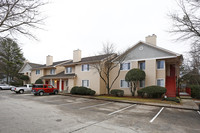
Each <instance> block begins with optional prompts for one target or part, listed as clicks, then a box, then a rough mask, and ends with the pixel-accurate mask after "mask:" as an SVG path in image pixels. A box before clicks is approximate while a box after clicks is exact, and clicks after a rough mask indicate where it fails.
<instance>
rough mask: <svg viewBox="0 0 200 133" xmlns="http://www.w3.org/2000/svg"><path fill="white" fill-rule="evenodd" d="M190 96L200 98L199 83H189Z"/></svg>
mask: <svg viewBox="0 0 200 133" xmlns="http://www.w3.org/2000/svg"><path fill="white" fill-rule="evenodd" d="M190 88H191V97H193V98H197V99H200V86H199V85H191V86H190Z"/></svg>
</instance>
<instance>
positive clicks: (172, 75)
mask: <svg viewBox="0 0 200 133" xmlns="http://www.w3.org/2000/svg"><path fill="white" fill-rule="evenodd" d="M175 75H176V69H175V65H170V77H175Z"/></svg>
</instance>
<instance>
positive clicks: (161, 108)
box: [149, 107, 164, 123]
mask: <svg viewBox="0 0 200 133" xmlns="http://www.w3.org/2000/svg"><path fill="white" fill-rule="evenodd" d="M163 109H164V107H162V108H161V109H160V111H159V112H158V113H157V114H156V115H155V116H154V117H153V118H152V119H151V120H150V121H149V122H150V123H152V122H153V121H154V120H155V119H156V118H157V117H158V115H159V114H160V113H161V112H162V110H163Z"/></svg>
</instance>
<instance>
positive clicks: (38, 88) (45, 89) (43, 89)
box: [32, 84, 58, 96]
mask: <svg viewBox="0 0 200 133" xmlns="http://www.w3.org/2000/svg"><path fill="white" fill-rule="evenodd" d="M32 93H33V94H34V95H40V96H43V95H44V94H55V95H56V94H58V89H57V88H54V87H53V86H52V85H48V84H34V85H33V87H32Z"/></svg>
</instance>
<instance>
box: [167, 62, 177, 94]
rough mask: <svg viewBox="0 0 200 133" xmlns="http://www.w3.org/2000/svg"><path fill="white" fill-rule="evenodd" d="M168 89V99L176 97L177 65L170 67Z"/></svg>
mask: <svg viewBox="0 0 200 133" xmlns="http://www.w3.org/2000/svg"><path fill="white" fill-rule="evenodd" d="M166 88H167V92H166V94H167V96H168V97H176V69H175V65H174V64H173V65H170V76H167V77H166Z"/></svg>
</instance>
